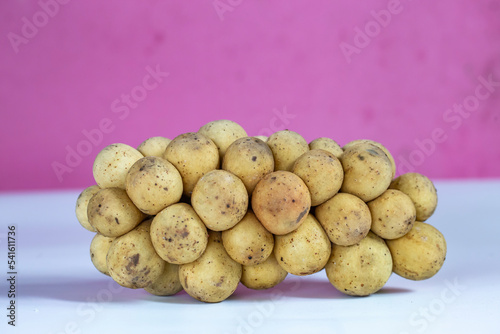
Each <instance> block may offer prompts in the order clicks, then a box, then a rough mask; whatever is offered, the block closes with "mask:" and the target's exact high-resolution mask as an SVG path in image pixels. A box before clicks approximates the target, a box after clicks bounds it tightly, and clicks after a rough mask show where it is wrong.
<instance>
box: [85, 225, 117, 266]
mask: <svg viewBox="0 0 500 334" xmlns="http://www.w3.org/2000/svg"><path fill="white" fill-rule="evenodd" d="M114 240H115V238H108V237H105V236H103V235H101V234H99V233H97V234H96V235H95V236H94V238H93V239H92V242H91V243H90V259H91V261H92V263H93V264H94V267H96V269H97V270H99V271H100V272H101V273H103V274H104V275H108V276H109V271H108V265H107V264H106V256H107V255H108V251H109V248H110V247H111V243H112V242H113V241H114Z"/></svg>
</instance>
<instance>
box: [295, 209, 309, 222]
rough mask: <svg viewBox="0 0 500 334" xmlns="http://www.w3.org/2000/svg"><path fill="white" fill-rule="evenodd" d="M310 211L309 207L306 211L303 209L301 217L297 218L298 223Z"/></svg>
mask: <svg viewBox="0 0 500 334" xmlns="http://www.w3.org/2000/svg"><path fill="white" fill-rule="evenodd" d="M308 211H309V207H307V208H306V209H305V210H304V211H302V212H301V213H300V215H299V217H298V218H297V221H296V222H297V223H298V222H300V220H301V219H302V218H303V217H304V216H305V214H306V213H307V212H308Z"/></svg>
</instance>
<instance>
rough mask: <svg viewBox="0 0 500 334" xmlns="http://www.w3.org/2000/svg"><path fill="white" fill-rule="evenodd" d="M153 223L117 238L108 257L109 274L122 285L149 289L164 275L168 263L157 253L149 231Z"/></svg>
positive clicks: (142, 225)
mask: <svg viewBox="0 0 500 334" xmlns="http://www.w3.org/2000/svg"><path fill="white" fill-rule="evenodd" d="M150 225H151V220H147V221H144V222H143V223H141V224H140V225H139V226H137V227H136V228H135V229H133V230H132V231H130V232H128V233H127V234H125V235H123V236H121V237H118V238H116V239H115V240H114V241H113V243H112V244H111V247H110V248H109V251H108V255H107V259H106V262H107V266H108V271H109V275H110V276H111V277H112V278H113V280H115V282H117V283H118V284H120V285H121V286H124V287H126V288H131V289H138V288H145V287H147V286H149V285H151V284H152V283H153V282H154V281H156V280H157V279H158V278H159V277H160V275H161V274H162V273H163V269H164V267H165V261H163V260H162V259H161V257H159V256H158V254H156V252H155V249H154V248H153V244H152V243H151V237H150V235H149V228H150Z"/></svg>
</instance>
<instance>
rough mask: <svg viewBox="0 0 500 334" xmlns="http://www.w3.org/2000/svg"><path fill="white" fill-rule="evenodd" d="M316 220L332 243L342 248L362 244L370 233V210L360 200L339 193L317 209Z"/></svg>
mask: <svg viewBox="0 0 500 334" xmlns="http://www.w3.org/2000/svg"><path fill="white" fill-rule="evenodd" d="M314 214H315V216H316V218H317V219H318V220H319V222H320V223H321V226H323V228H324V229H325V232H326V234H327V235H328V237H329V238H330V241H331V242H333V243H334V244H337V245H341V246H350V245H354V244H356V243H358V242H360V241H361V240H362V239H363V238H365V237H366V235H367V234H368V232H369V231H370V228H371V224H372V218H371V214H370V209H369V208H368V206H367V205H366V203H365V202H363V201H362V200H361V199H360V198H358V197H356V196H354V195H351V194H346V193H338V194H337V195H335V196H333V197H332V198H331V199H329V200H328V201H326V202H325V203H323V204H321V205H320V206H318V207H316V210H315V212H314Z"/></svg>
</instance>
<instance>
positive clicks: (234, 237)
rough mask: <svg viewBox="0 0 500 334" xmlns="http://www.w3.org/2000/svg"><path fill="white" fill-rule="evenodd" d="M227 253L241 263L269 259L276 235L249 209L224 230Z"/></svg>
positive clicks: (246, 263)
mask: <svg viewBox="0 0 500 334" xmlns="http://www.w3.org/2000/svg"><path fill="white" fill-rule="evenodd" d="M222 243H223V245H224V248H225V249H226V251H227V253H228V254H229V256H231V258H232V259H233V260H235V261H236V262H238V263H239V264H242V265H246V266H253V265H256V264H259V263H261V262H264V261H265V260H267V258H268V257H269V255H271V253H272V251H273V247H274V237H273V235H272V234H271V232H269V231H268V230H266V229H265V227H264V226H262V224H261V223H260V222H259V220H258V219H257V217H256V216H255V214H254V213H253V212H251V211H248V212H247V214H246V215H245V217H243V219H242V220H241V221H240V222H239V223H238V224H236V225H235V226H234V227H232V228H230V229H229V230H226V231H223V232H222Z"/></svg>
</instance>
